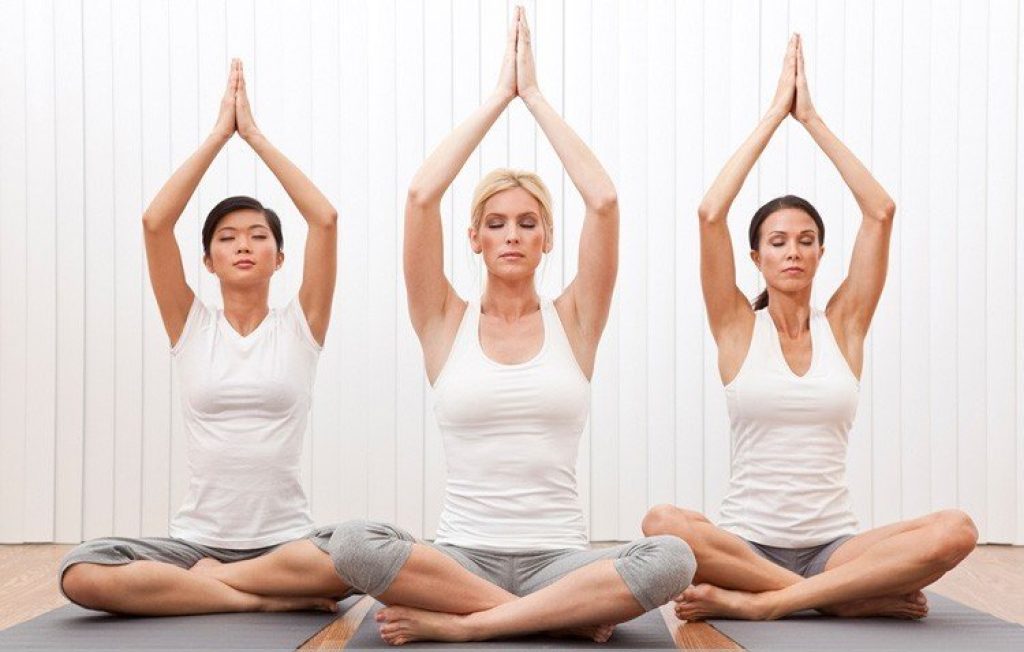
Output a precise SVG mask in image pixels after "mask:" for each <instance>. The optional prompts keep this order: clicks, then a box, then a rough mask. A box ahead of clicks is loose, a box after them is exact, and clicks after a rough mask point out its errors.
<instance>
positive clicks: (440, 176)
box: [403, 25, 516, 358]
mask: <svg viewBox="0 0 1024 652" xmlns="http://www.w3.org/2000/svg"><path fill="white" fill-rule="evenodd" d="M515 96H516V73H515V26H514V25H513V26H512V27H511V28H510V29H509V33H508V40H507V43H506V47H505V59H504V62H503V63H502V68H501V76H500V78H499V80H498V86H497V88H495V90H494V92H493V93H491V96H490V97H489V98H488V99H487V100H486V101H485V102H484V103H483V105H482V106H480V108H478V109H477V110H476V111H474V112H473V113H472V114H471V115H470V116H469V117H468V118H466V120H465V121H464V122H463V123H462V124H460V125H459V126H458V127H456V128H455V131H453V132H452V133H450V134H448V136H447V137H446V138H445V139H444V140H443V141H441V144H440V145H438V146H437V148H436V149H435V150H434V151H433V152H432V153H431V154H430V156H429V157H428V158H427V160H426V161H424V162H423V165H421V166H420V169H419V170H418V171H417V172H416V175H415V176H414V177H413V179H412V182H411V183H410V185H409V194H408V197H407V198H406V202H405V240H404V243H403V263H404V267H405V288H406V293H407V294H408V301H409V317H410V319H411V320H412V326H413V329H414V330H415V331H416V335H417V336H418V337H419V339H420V342H421V344H423V347H424V353H425V355H426V356H427V357H428V358H430V357H431V353H430V352H429V351H428V350H427V349H428V348H430V347H431V344H430V342H431V341H432V340H434V339H436V338H435V336H436V335H437V334H439V333H440V332H441V331H442V329H443V325H444V323H445V316H446V314H447V313H448V311H449V310H452V309H453V308H454V307H455V305H456V304H458V303H459V298H458V296H457V295H456V294H455V290H454V289H453V288H452V285H451V283H450V282H449V281H448V279H447V278H446V277H445V275H444V247H443V245H442V235H441V197H442V196H443V195H444V193H445V191H446V190H447V189H448V186H450V185H451V184H452V181H454V180H455V177H456V175H458V173H459V170H461V169H462V166H463V165H465V163H466V160H467V159H468V158H469V155H470V154H472V153H473V150H474V149H476V147H477V145H479V144H480V141H481V140H483V137H484V135H485V134H486V133H487V131H488V130H489V129H490V128H491V126H492V125H493V124H494V122H495V121H496V120H497V119H498V116H500V115H501V113H502V111H504V110H505V107H506V106H508V104H509V102H511V101H512V99H513V98H515Z"/></svg>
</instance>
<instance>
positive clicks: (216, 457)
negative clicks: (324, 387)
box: [170, 297, 320, 550]
mask: <svg viewBox="0 0 1024 652" xmlns="http://www.w3.org/2000/svg"><path fill="white" fill-rule="evenodd" d="M171 354H172V355H173V356H174V367H175V372H176V375H177V378H178V384H179V387H180V394H181V408H182V412H183V414H184V426H185V433H186V436H187V457H188V471H189V484H188V493H187V495H186V498H185V502H184V504H183V505H182V506H181V509H180V510H179V511H178V513H177V514H176V515H175V516H174V518H173V519H172V520H171V527H170V535H171V536H172V537H175V538H178V539H185V540H187V541H192V542H195V543H199V544H202V545H206V546H214V547H217V548H232V549H236V550H246V549H252V548H262V547H264V546H272V545H276V544H279V543H284V542H286V541H291V540H293V539H298V538H300V537H303V536H305V535H306V534H307V533H309V532H310V531H311V530H312V528H313V521H312V519H311V518H310V515H309V506H308V503H307V501H306V494H305V492H304V491H303V489H302V485H301V483H300V480H299V477H300V457H301V455H302V439H303V436H304V435H305V432H306V421H307V418H308V415H309V406H310V397H311V394H312V389H313V379H314V377H315V375H316V363H317V359H318V358H319V355H320V345H319V344H317V342H316V340H315V339H314V338H313V334H312V333H311V332H310V330H309V325H308V323H307V322H306V318H305V315H304V314H303V312H302V307H301V306H300V304H299V301H298V299H297V298H296V299H293V300H292V301H291V303H289V304H288V306H287V307H286V308H284V309H283V310H277V309H273V310H271V311H270V312H269V313H268V314H267V316H266V318H265V319H264V320H263V322H261V323H260V325H259V326H258V327H257V328H256V330H254V331H253V332H252V333H249V335H247V336H245V337H242V336H241V335H239V334H238V332H237V331H235V329H234V328H232V327H231V325H230V324H229V323H228V321H227V319H225V317H224V313H223V311H220V310H214V309H212V308H209V307H207V306H205V305H203V303H202V302H201V301H199V298H198V297H197V298H196V299H195V301H194V302H193V303H192V308H191V310H190V311H189V314H188V319H187V320H186V322H185V329H184V331H182V334H181V338H180V339H179V340H178V343H177V344H176V345H175V346H174V348H172V349H171Z"/></svg>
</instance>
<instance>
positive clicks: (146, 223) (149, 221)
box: [142, 211, 163, 233]
mask: <svg viewBox="0 0 1024 652" xmlns="http://www.w3.org/2000/svg"><path fill="white" fill-rule="evenodd" d="M142 230H143V232H145V233H158V232H159V231H161V230H163V220H161V219H159V218H157V217H156V216H155V215H153V214H152V213H150V212H149V211H146V212H145V213H143V214H142Z"/></svg>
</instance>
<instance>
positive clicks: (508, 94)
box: [497, 6, 540, 102]
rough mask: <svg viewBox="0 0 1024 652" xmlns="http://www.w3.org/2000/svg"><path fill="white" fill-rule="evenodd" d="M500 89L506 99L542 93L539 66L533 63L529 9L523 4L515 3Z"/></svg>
mask: <svg viewBox="0 0 1024 652" xmlns="http://www.w3.org/2000/svg"><path fill="white" fill-rule="evenodd" d="M497 92H498V93H499V94H500V95H501V96H502V98H503V99H504V100H505V101H507V102H511V101H512V100H514V99H515V98H516V97H521V98H523V99H524V100H527V101H528V100H529V99H530V98H531V97H533V96H536V95H539V94H540V89H539V88H537V69H536V66H535V65H534V63H533V49H532V47H531V45H530V26H529V24H528V23H527V22H526V11H525V10H524V9H523V8H522V7H518V6H517V7H516V11H515V15H514V16H513V20H512V25H511V26H510V27H509V30H508V40H507V42H506V47H505V58H504V59H503V60H502V64H501V73H500V75H499V77H498V88H497Z"/></svg>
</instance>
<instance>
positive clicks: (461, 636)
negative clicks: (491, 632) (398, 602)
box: [376, 607, 471, 645]
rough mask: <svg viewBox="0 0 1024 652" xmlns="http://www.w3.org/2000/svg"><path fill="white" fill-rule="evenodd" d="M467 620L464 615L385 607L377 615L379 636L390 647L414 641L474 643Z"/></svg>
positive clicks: (411, 608)
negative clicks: (470, 641) (466, 623)
mask: <svg viewBox="0 0 1024 652" xmlns="http://www.w3.org/2000/svg"><path fill="white" fill-rule="evenodd" d="M465 619H466V617H465V616H460V615H456V614H446V613H439V612H436V611H426V610H424V609H415V608H413V607H384V608H383V609H381V610H380V611H378V612H377V616H376V620H377V623H378V627H379V629H380V636H381V638H383V639H384V642H385V643H387V644H388V645H404V644H405V643H411V642H412V641H451V642H460V641H468V640H471V636H470V633H469V631H468V628H467V627H466V626H465Z"/></svg>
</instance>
